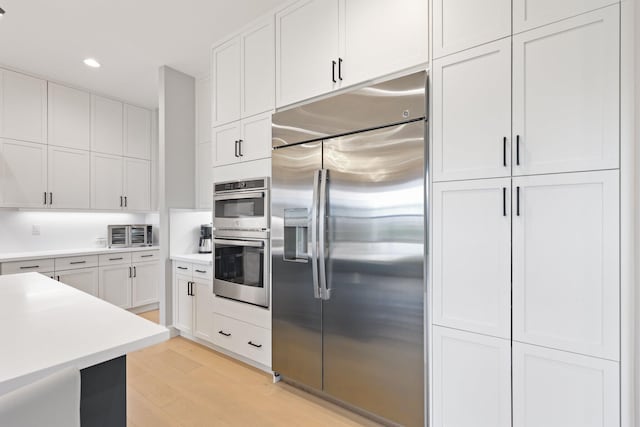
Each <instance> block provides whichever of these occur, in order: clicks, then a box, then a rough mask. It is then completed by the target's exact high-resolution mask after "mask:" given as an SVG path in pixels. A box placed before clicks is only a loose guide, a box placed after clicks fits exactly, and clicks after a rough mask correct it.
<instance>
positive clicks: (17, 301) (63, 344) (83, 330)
mask: <svg viewBox="0 0 640 427" xmlns="http://www.w3.org/2000/svg"><path fill="white" fill-rule="evenodd" d="M0 324H2V325H3V328H2V330H3V332H1V333H0V342H1V343H2V344H1V345H0V395H2V394H4V393H7V392H9V391H11V390H14V389H16V388H18V387H20V386H22V385H25V384H28V383H30V382H32V381H35V380H37V379H40V378H43V377H45V376H47V375H49V374H50V373H52V372H55V371H57V370H59V369H61V368H64V367H67V366H74V367H76V368H78V369H84V368H86V367H89V366H93V365H96V364H98V363H102V362H106V361H108V360H111V359H114V358H116V357H120V356H123V355H125V354H127V353H130V352H132V351H135V350H139V349H142V348H145V347H149V346H151V345H154V344H157V343H160V342H162V341H166V340H167V339H169V330H168V329H166V328H165V327H163V326H160V325H157V324H155V323H152V322H150V321H148V320H145V319H143V318H142V317H139V316H136V315H135V314H133V313H130V312H128V311H126V310H123V309H121V308H119V307H116V306H114V305H111V304H109V303H108V302H105V301H103V300H101V299H98V298H96V297H93V296H91V295H89V294H86V293H84V292H82V291H79V290H77V289H74V288H72V287H70V286H67V285H64V284H62V283H60V282H57V281H55V280H51V279H49V278H48V277H45V276H43V275H41V274H38V273H23V274H10V275H6V276H0Z"/></svg>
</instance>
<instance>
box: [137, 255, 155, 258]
mask: <svg viewBox="0 0 640 427" xmlns="http://www.w3.org/2000/svg"><path fill="white" fill-rule="evenodd" d="M152 256H153V255H140V258H149V257H152Z"/></svg>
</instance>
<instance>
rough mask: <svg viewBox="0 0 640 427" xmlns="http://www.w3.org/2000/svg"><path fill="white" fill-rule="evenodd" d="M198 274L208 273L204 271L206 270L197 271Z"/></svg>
mask: <svg viewBox="0 0 640 427" xmlns="http://www.w3.org/2000/svg"><path fill="white" fill-rule="evenodd" d="M196 273H203V274H204V273H206V271H204V270H196Z"/></svg>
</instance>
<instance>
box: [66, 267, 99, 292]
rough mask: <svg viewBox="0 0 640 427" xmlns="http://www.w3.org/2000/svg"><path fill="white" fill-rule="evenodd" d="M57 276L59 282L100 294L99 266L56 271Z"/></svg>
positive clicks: (83, 290)
mask: <svg viewBox="0 0 640 427" xmlns="http://www.w3.org/2000/svg"><path fill="white" fill-rule="evenodd" d="M56 277H57V279H58V281H59V282H61V283H64V284H65V285H69V286H71V287H73V288H76V289H78V290H80V291H82V292H86V293H88V294H89V295H93V296H94V297H97V296H99V294H100V292H99V279H98V268H97V267H93V268H80V269H77V270H67V271H61V272H56Z"/></svg>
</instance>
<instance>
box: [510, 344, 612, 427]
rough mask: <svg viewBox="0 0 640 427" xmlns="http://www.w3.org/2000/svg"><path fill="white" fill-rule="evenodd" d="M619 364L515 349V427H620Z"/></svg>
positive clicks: (526, 347) (525, 347)
mask: <svg viewBox="0 0 640 427" xmlns="http://www.w3.org/2000/svg"><path fill="white" fill-rule="evenodd" d="M619 384H620V378H619V364H618V363H616V362H612V361H610V360H603V359H597V358H594V357H587V356H582V355H578V354H574V353H565V352H563V351H557V350H552V349H548V348H543V347H538V346H534V345H527V344H521V343H517V342H514V343H513V425H514V426H517V427H619V426H620V399H619V396H620V393H619V390H620V387H619Z"/></svg>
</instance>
